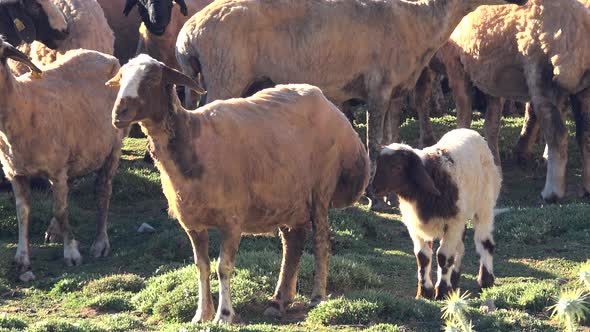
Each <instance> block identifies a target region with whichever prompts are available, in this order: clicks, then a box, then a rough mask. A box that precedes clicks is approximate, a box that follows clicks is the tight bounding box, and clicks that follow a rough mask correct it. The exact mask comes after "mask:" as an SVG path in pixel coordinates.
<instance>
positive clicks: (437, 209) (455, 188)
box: [375, 129, 502, 299]
mask: <svg viewBox="0 0 590 332" xmlns="http://www.w3.org/2000/svg"><path fill="white" fill-rule="evenodd" d="M501 182H502V178H501V175H500V170H499V169H498V167H497V166H496V164H495V163H494V157H493V156H492V153H491V152H490V149H489V148H488V145H487V143H486V141H485V140H484V139H483V138H482V137H481V136H480V135H479V134H478V133H477V132H475V131H473V130H470V129H455V130H452V131H450V132H448V133H447V134H445V135H444V136H443V137H442V138H441V139H440V141H439V142H438V143H437V144H435V145H433V146H431V147H428V148H425V149H423V150H418V149H413V148H411V147H410V146H407V145H403V144H391V145H389V146H387V147H385V148H383V149H382V150H381V153H380V154H379V156H378V158H377V171H376V174H375V191H376V192H377V193H383V194H385V193H389V192H394V193H396V194H397V195H398V197H399V205H400V210H401V213H402V219H403V222H404V224H405V225H406V227H407V228H408V231H409V233H410V236H411V237H412V241H413V242H414V253H415V254H416V260H417V262H418V291H417V295H416V296H417V297H432V296H433V295H434V296H435V297H436V299H441V298H443V297H444V296H445V295H446V294H447V293H448V292H449V291H450V290H451V289H454V288H456V287H457V284H458V282H459V277H460V273H461V260H462V258H463V254H464V251H465V247H464V243H463V241H464V236H465V228H466V223H467V221H468V219H471V220H473V224H474V228H475V248H476V250H477V253H478V254H479V256H480V269H479V277H478V283H479V286H480V287H482V288H484V287H489V286H492V285H493V283H494V272H493V266H492V254H493V251H494V240H493V237H492V231H493V226H494V206H495V205H496V200H497V198H498V195H499V193H500V186H501ZM436 239H440V240H441V241H440V247H439V249H438V250H437V256H436V258H437V264H438V279H437V282H436V293H435V294H434V292H433V284H432V281H431V279H430V265H431V257H432V241H433V240H436Z"/></svg>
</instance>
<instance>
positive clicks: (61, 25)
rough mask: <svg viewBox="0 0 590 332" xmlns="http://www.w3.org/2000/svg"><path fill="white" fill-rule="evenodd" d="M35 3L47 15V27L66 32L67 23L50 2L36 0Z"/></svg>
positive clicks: (59, 11)
mask: <svg viewBox="0 0 590 332" xmlns="http://www.w3.org/2000/svg"><path fill="white" fill-rule="evenodd" d="M37 3H38V4H40V5H41V7H43V11H45V14H47V18H48V19H49V25H50V26H51V27H52V28H53V29H55V30H58V31H61V32H64V31H66V30H68V22H67V21H66V18H65V17H64V14H63V13H62V12H61V10H59V8H57V6H56V5H54V4H53V3H52V2H51V1H50V0H37Z"/></svg>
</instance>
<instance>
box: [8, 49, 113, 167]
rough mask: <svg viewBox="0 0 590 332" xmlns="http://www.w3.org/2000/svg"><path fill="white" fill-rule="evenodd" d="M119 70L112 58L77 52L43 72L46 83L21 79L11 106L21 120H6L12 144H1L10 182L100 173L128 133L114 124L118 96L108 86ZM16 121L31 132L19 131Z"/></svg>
mask: <svg viewBox="0 0 590 332" xmlns="http://www.w3.org/2000/svg"><path fill="white" fill-rule="evenodd" d="M118 69H119V62H118V60H117V59H116V58H115V57H113V56H110V55H106V54H102V53H99V52H95V51H88V50H72V51H68V52H66V53H65V54H64V55H63V56H62V57H60V58H59V59H58V60H57V61H56V62H54V63H51V64H49V65H47V66H45V67H43V70H44V73H43V77H42V78H41V79H33V78H31V75H30V74H24V75H22V76H20V77H18V78H17V81H18V83H19V84H18V85H17V87H19V89H20V90H21V91H20V92H17V93H15V94H13V95H12V97H11V98H12V100H8V101H6V104H7V105H8V106H7V107H9V108H14V110H13V112H14V113H13V114H18V118H7V119H6V121H8V122H7V125H6V126H5V127H4V128H2V132H3V134H5V135H6V136H5V137H8V139H9V140H10V141H6V140H5V137H3V139H2V142H1V143H0V144H1V148H2V151H3V153H2V164H3V166H4V172H5V174H6V175H7V177H8V178H11V177H13V176H15V175H26V176H38V175H44V176H52V175H55V174H58V173H59V172H60V171H62V170H63V169H64V168H67V169H68V175H69V176H78V175H84V174H87V173H89V172H91V171H93V170H96V169H98V168H100V167H101V166H102V165H103V164H104V161H105V158H107V157H108V156H109V155H110V154H111V152H112V151H113V149H114V148H115V147H116V146H117V145H119V144H120V142H121V140H122V138H123V134H124V133H123V131H122V130H117V129H115V128H114V127H113V126H112V124H111V116H110V111H111V110H112V107H113V104H114V101H115V97H116V91H114V89H112V88H109V87H106V86H105V85H104V83H105V82H106V81H107V80H108V79H109V78H111V77H112V76H113V75H115V74H116V73H117V71H118ZM23 101H26V103H23ZM12 121H16V123H18V126H16V127H15V128H26V129H27V130H29V131H30V133H29V134H23V133H22V132H14V130H13V127H12V125H11V123H15V122H12ZM11 137H12V139H10V138H11ZM14 137H16V138H14Z"/></svg>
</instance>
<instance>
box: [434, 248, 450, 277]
mask: <svg viewBox="0 0 590 332" xmlns="http://www.w3.org/2000/svg"><path fill="white" fill-rule="evenodd" d="M449 260H450V258H449ZM436 263H437V264H438V266H439V267H440V268H441V270H442V274H443V275H445V274H447V272H449V267H448V266H447V256H445V255H444V254H443V253H440V252H439V253H438V254H437V255H436Z"/></svg>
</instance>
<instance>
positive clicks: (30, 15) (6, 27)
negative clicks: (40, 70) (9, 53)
mask: <svg viewBox="0 0 590 332" xmlns="http://www.w3.org/2000/svg"><path fill="white" fill-rule="evenodd" d="M0 34H2V35H3V36H4V37H5V38H6V39H7V41H8V42H9V43H10V44H12V45H15V46H18V45H20V44H21V43H23V42H24V43H32V42H33V41H35V40H38V41H40V42H42V43H44V44H45V45H47V46H48V47H50V48H55V47H57V45H56V44H55V43H56V41H58V40H63V39H64V38H66V37H67V35H68V24H67V22H66V19H65V17H64V15H63V13H62V12H61V11H60V10H59V9H58V8H57V7H56V6H55V5H54V4H53V3H52V2H51V1H50V0H4V1H2V2H1V3H0Z"/></svg>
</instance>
